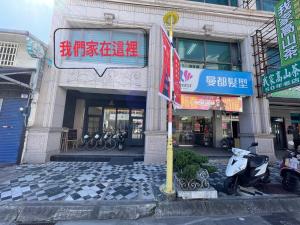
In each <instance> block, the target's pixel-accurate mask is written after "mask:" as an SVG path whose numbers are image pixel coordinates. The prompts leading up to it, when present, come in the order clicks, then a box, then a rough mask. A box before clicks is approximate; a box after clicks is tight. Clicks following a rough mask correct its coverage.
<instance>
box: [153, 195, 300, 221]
mask: <svg viewBox="0 0 300 225" xmlns="http://www.w3.org/2000/svg"><path fill="white" fill-rule="evenodd" d="M297 211H298V212H300V197H298V196H297V197H259V198H236V199H233V198H232V199H228V198H227V199H211V200H184V201H176V202H160V203H159V204H158V206H157V207H156V209H155V216H156V217H168V216H170V217H171V216H226V215H239V216H241V215H264V214H271V213H284V212H285V213H287V212H297Z"/></svg>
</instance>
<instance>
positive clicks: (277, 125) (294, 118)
mask: <svg viewBox="0 0 300 225" xmlns="http://www.w3.org/2000/svg"><path fill="white" fill-rule="evenodd" d="M266 55H267V64H266V70H267V73H270V72H273V71H274V72H275V71H277V70H279V69H280V66H281V63H280V56H279V50H278V48H269V49H268V51H267V54H266ZM268 99H269V105H270V106H269V107H270V120H271V127H272V134H273V135H274V145H275V150H277V151H281V150H285V149H286V148H293V144H292V143H291V141H293V129H294V128H295V127H298V129H299V128H300V87H299V86H297V87H293V88H289V89H286V90H282V91H278V92H274V93H272V94H270V95H269V96H268ZM289 142H290V144H289Z"/></svg>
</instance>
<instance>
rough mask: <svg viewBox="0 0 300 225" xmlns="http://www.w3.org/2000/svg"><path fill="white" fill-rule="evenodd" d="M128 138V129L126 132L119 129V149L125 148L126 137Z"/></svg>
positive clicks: (117, 137)
mask: <svg viewBox="0 0 300 225" xmlns="http://www.w3.org/2000/svg"><path fill="white" fill-rule="evenodd" d="M126 138H127V132H126V131H124V132H121V131H119V132H118V133H117V136H116V141H117V148H118V150H119V151H122V150H124V148H125V139H126Z"/></svg>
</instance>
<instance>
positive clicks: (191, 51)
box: [178, 39, 204, 61]
mask: <svg viewBox="0 0 300 225" xmlns="http://www.w3.org/2000/svg"><path fill="white" fill-rule="evenodd" d="M178 54H179V57H180V58H181V59H187V60H194V61H204V45H203V42H202V41H199V40H190V39H184V40H183V39H180V40H179V41H178Z"/></svg>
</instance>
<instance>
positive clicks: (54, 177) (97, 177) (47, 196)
mask: <svg viewBox="0 0 300 225" xmlns="http://www.w3.org/2000/svg"><path fill="white" fill-rule="evenodd" d="M211 164H212V165H214V166H216V167H217V172H215V173H213V174H211V175H210V178H209V182H210V184H211V186H213V187H215V188H216V189H217V190H218V192H219V196H220V197H222V196H225V194H224V193H222V192H223V181H224V179H225V176H224V174H225V168H226V163H225V162H219V161H211ZM13 170H14V171H15V174H16V177H14V178H13V179H7V180H5V179H4V180H5V181H3V179H2V181H0V202H7V201H54V200H60V201H80V200H155V199H157V196H158V195H160V193H159V186H160V185H161V184H163V183H164V182H165V166H163V165H144V164H143V163H142V162H135V163H133V164H131V165H110V164H109V163H107V162H49V163H46V164H41V165H21V166H16V167H14V168H13ZM270 172H271V183H273V184H279V183H280V181H281V179H280V177H279V165H276V166H274V167H271V168H270ZM257 193H258V192H257Z"/></svg>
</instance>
